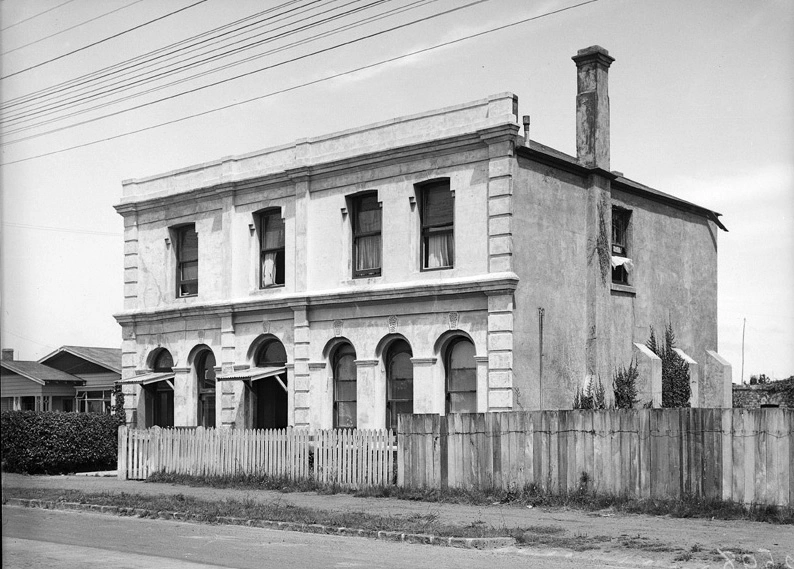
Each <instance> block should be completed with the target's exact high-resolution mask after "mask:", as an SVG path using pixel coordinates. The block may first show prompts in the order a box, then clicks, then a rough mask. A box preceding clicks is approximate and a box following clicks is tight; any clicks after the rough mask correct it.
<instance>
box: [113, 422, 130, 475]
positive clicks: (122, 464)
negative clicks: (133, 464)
mask: <svg viewBox="0 0 794 569" xmlns="http://www.w3.org/2000/svg"><path fill="white" fill-rule="evenodd" d="M117 452H118V458H117V460H116V476H118V479H119V480H127V427H126V425H119V430H118V449H117Z"/></svg>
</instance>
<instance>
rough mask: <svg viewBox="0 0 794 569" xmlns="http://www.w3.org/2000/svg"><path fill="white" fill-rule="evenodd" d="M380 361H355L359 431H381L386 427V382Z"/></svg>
mask: <svg viewBox="0 0 794 569" xmlns="http://www.w3.org/2000/svg"><path fill="white" fill-rule="evenodd" d="M379 364H380V360H356V384H357V397H358V405H357V409H358V413H357V417H356V424H357V425H358V428H359V429H382V428H384V426H385V425H386V380H385V378H382V377H381V374H380V365H379Z"/></svg>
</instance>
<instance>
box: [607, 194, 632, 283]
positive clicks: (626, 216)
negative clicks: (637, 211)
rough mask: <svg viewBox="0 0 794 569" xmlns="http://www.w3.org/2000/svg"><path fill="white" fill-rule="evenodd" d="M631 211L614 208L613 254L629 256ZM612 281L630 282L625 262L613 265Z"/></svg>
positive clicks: (615, 255)
mask: <svg viewBox="0 0 794 569" xmlns="http://www.w3.org/2000/svg"><path fill="white" fill-rule="evenodd" d="M630 219H631V212H630V211H629V210H627V209H623V208H619V207H613V208H612V252H611V253H612V256H613V257H623V258H628V257H629V246H628V234H629V221H630ZM612 282H613V283H615V284H623V285H628V284H629V273H628V271H627V270H626V266H625V263H623V264H619V265H617V266H616V265H615V264H614V263H613V266H612Z"/></svg>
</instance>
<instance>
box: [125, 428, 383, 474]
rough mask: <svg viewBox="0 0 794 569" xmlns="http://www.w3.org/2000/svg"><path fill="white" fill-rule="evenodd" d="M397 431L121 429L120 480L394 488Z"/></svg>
mask: <svg viewBox="0 0 794 569" xmlns="http://www.w3.org/2000/svg"><path fill="white" fill-rule="evenodd" d="M392 441H393V433H392V431H390V430H389V431H386V430H380V431H367V430H336V431H335V430H328V431H318V432H316V433H312V432H310V431H308V430H305V429H292V428H288V429H273V430H245V429H218V430H216V429H204V428H201V427H199V428H196V429H186V428H176V429H160V428H158V427H154V428H151V429H130V428H127V427H119V432H118V475H119V478H121V479H137V480H142V479H146V478H148V477H149V476H150V475H151V474H153V473H155V472H166V473H173V474H188V475H192V476H228V475H240V474H250V475H267V476H273V477H285V478H289V479H291V480H306V479H309V478H314V479H316V480H318V481H320V482H323V483H326V484H338V485H340V486H345V487H353V488H359V487H365V486H377V485H385V484H391V483H393V482H392V481H393V479H394V466H393V464H394V458H393V457H394V452H395V448H396V447H395V446H394V445H393V442H392Z"/></svg>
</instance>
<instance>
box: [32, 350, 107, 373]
mask: <svg viewBox="0 0 794 569" xmlns="http://www.w3.org/2000/svg"><path fill="white" fill-rule="evenodd" d="M63 352H66V353H69V354H72V355H75V356H77V357H79V358H83V359H85V360H88V361H89V362H92V363H95V364H97V365H100V366H102V367H104V368H107V369H109V370H111V371H115V372H116V373H121V349H120V348H94V347H89V346H61V347H60V348H58V349H57V350H55V351H54V352H52V353H51V354H48V355H46V356H44V357H43V358H41V359H40V360H39V362H40V363H43V362H45V361H46V360H49V359H51V358H53V357H55V356H57V355H58V354H61V353H63Z"/></svg>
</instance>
